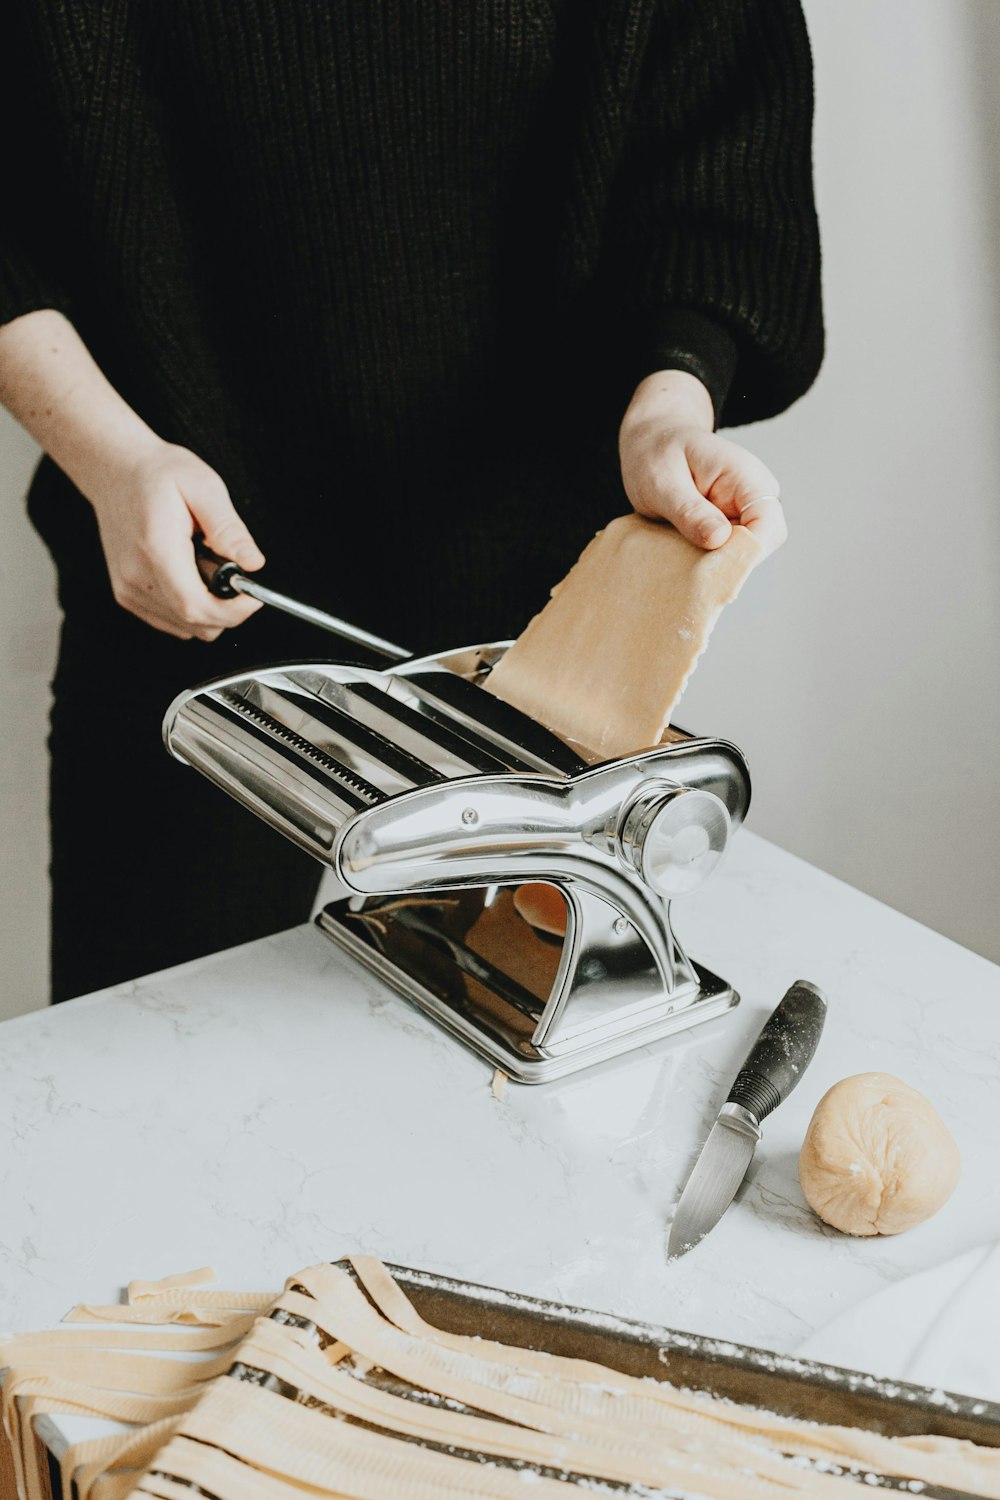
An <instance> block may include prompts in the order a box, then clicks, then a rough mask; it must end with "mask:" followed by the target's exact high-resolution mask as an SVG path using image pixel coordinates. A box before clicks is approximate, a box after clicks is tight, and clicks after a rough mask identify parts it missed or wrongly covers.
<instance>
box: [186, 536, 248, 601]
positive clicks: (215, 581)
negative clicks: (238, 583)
mask: <svg viewBox="0 0 1000 1500" xmlns="http://www.w3.org/2000/svg"><path fill="white" fill-rule="evenodd" d="M194 559H195V562H196V563H197V564H198V572H199V573H200V574H201V581H202V583H203V584H204V585H205V587H206V588H207V589H208V590H209V592H210V593H212V594H214V595H215V597H216V598H217V599H235V598H236V596H237V594H238V593H239V590H238V589H234V588H233V584H232V579H233V575H234V573H238V572H239V571H240V570H239V568H238V567H237V565H236V564H235V563H234V562H230V561H229V559H228V558H226V557H219V556H218V555H217V554H216V553H215V552H212V551H211V550H210V549H209V548H208V547H206V546H205V541H204V538H203V537H202V536H200V535H199V536H196V537H195V538H194Z"/></svg>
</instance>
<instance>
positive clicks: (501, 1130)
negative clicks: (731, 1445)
mask: <svg viewBox="0 0 1000 1500" xmlns="http://www.w3.org/2000/svg"><path fill="white" fill-rule="evenodd" d="M675 916H676V924H677V929H678V932H679V933H680V934H681V936H682V939H683V941H684V942H685V943H686V944H687V946H688V947H689V949H690V951H691V952H692V953H693V954H694V955H695V956H696V957H698V958H700V959H701V960H703V961H704V962H705V963H707V964H708V965H709V966H710V967H711V968H712V969H714V970H715V971H716V972H718V973H720V974H722V975H725V976H726V977H727V978H731V979H732V980H733V981H734V982H735V983H736V985H737V987H738V989H739V990H740V991H741V993H742V996H743V1003H742V1004H741V1005H740V1007H739V1008H738V1009H737V1010H736V1011H733V1012H731V1013H730V1014H729V1015H728V1016H725V1017H722V1018H720V1019H718V1020H715V1021H712V1022H709V1023H707V1024H705V1025H703V1026H701V1027H698V1028H696V1029H695V1030H693V1031H691V1032H688V1033H682V1034H681V1035H680V1036H678V1037H675V1038H672V1039H668V1040H666V1041H664V1042H661V1043H658V1044H656V1045H655V1046H653V1047H650V1048H647V1049H645V1050H644V1051H642V1052H640V1053H636V1054H633V1055H632V1056H630V1057H627V1058H622V1059H617V1060H615V1061H613V1062H610V1063H606V1064H604V1065H602V1066H601V1067H599V1068H597V1069H594V1070H592V1071H590V1072H588V1073H583V1074H579V1075H577V1076H575V1077H573V1078H569V1079H566V1080H563V1081H559V1082H555V1083H550V1084H546V1085H543V1086H542V1087H540V1088H527V1087H519V1086H518V1085H516V1084H513V1083H511V1084H508V1086H507V1089H506V1091H505V1094H504V1097H503V1098H502V1099H500V1100H498V1099H496V1098H494V1096H493V1094H492V1092H491V1090H490V1078H491V1071H490V1069H489V1067H488V1066H487V1065H486V1064H485V1063H482V1062H480V1061H479V1060H478V1059H477V1058H475V1057H474V1056H473V1055H472V1054H471V1053H469V1052H467V1051H466V1050H465V1049H464V1048H463V1047H461V1046H460V1045H459V1044H458V1043H457V1042H455V1041H453V1040H452V1039H451V1038H450V1037H449V1036H447V1035H446V1034H445V1033H444V1032H443V1031H441V1030H440V1029H438V1028H437V1027H436V1026H435V1025H434V1024H433V1023H432V1022H431V1021H429V1020H428V1019H426V1018H425V1017H424V1016H423V1015H421V1014H420V1013H419V1012H417V1011H416V1010H414V1009H412V1008H411V1007H410V1006H408V1005H407V1003H406V1002H405V1001H403V1000H402V999H399V998H398V997H397V996H396V995H394V994H392V993H390V992H389V991H388V990H387V989H385V988H383V987H382V986H381V984H380V983H379V982H378V981H377V980H376V979H374V978H373V977H372V976H371V975H369V974H367V973H366V972H363V971H361V970H360V969H358V968H356V967H355V966H354V965H353V964H352V963H351V961H350V960H349V959H347V958H346V957H345V956H343V955H341V954H340V953H339V952H338V951H337V950H336V949H335V948H334V947H333V946H332V945H331V944H329V943H328V942H327V940H326V939H325V938H324V937H323V936H322V935H321V934H320V933H319V932H317V931H315V930H314V929H312V928H311V927H302V928H298V929H295V930H293V931H290V932H286V933H282V934H280V935H278V936H276V937H274V938H270V939H266V940H264V941H261V942H258V943H254V944H250V945H248V946H247V947H244V948H240V949H235V950H232V951H231V952H228V953H223V954H219V955H216V956H215V957H213V958H210V959H205V960H201V961H199V962H197V963H193V964H188V965H186V966H183V967H181V968H178V969H175V970H172V971H170V972H168V973H164V974H157V975H153V976H151V977H149V978H147V979H143V980H139V981H136V982H134V983H130V984H127V985H122V986H119V987H118V988H116V989H114V990H110V991H107V992H105V993H102V994H99V995H94V996H89V997H87V998H85V999H82V1000H77V1001H73V1002H71V1003H70V1004H68V1005H65V1006H62V1007H60V1008H59V1010H58V1011H55V1012H45V1013H36V1014H34V1015H29V1016H25V1017H21V1018H19V1019H17V1020H14V1021H9V1022H6V1023H4V1024H3V1025H0V1172H2V1176H0V1185H2V1188H0V1190H2V1212H0V1268H2V1269H0V1328H6V1329H21V1328H36V1327H42V1326H45V1325H48V1324H52V1323H54V1322H56V1321H58V1319H59V1318H60V1317H61V1316H62V1315H63V1313H65V1312H66V1310H67V1309H68V1308H69V1307H70V1305H71V1304H72V1303H73V1302H75V1301H78V1300H82V1299H85V1300H88V1301H113V1300H116V1299H117V1298H118V1296H119V1294H120V1289H121V1288H122V1287H123V1285H124V1284H125V1282H126V1281H128V1280H129V1279H130V1278H132V1277H136V1276H138V1277H145V1278H152V1277H158V1276H162V1275H165V1274H167V1273H169V1272H172V1271H178V1270H182V1269H188V1268H191V1267H193V1266H199V1265H204V1264H206V1263H210V1264H212V1265H214V1266H215V1267H216V1268H217V1270H218V1273H219V1276H220V1279H221V1281H222V1282H223V1283H224V1284H227V1285H230V1286H240V1287H255V1288H259V1289H269V1288H275V1289H276V1288H278V1287H279V1286H280V1285H281V1283H282V1281H283V1279H284V1277H285V1276H286V1275H288V1274H289V1273H290V1272H291V1271H293V1270H295V1269H296V1268H298V1267H300V1266H303V1265H306V1264H309V1263H311V1262H314V1261H317V1260H321V1259H335V1258H337V1257H338V1256H340V1255H343V1254H344V1253H347V1252H350V1251H354V1250H365V1251H368V1252H371V1253H374V1254H376V1255H380V1256H382V1257H384V1258H386V1259H388V1260H392V1261H396V1262H400V1263H403V1264H408V1265H412V1266H417V1267H422V1268H425V1269H427V1270H431V1271H438V1272H444V1273H447V1274H450V1275H454V1276H459V1277H463V1278H467V1279H471V1280H476V1281H481V1282H485V1283H488V1284H492V1285H495V1286H499V1287H506V1288H511V1289H516V1290H519V1291H523V1292H527V1293H531V1294H535V1295H539V1296H544V1297H555V1298H560V1299H564V1300H566V1301H568V1302H572V1303H575V1304H577V1305H581V1306H585V1307H592V1308H595V1309H601V1310H605V1311H609V1312H613V1313H616V1314H618V1315H621V1316H628V1317H638V1318H642V1319H646V1320H649V1321H652V1322H656V1323H663V1324H667V1325H669V1326H672V1327H675V1328H678V1329H682V1330H685V1331H689V1332H695V1333H700V1334H706V1335H713V1336H716V1337H719V1338H722V1339H727V1340H734V1341H737V1342H742V1343H748V1344H755V1345H760V1346H763V1347H766V1348H769V1349H775V1350H779V1351H789V1350H792V1349H794V1347H795V1346H796V1344H797V1343H798V1342H800V1341H801V1340H802V1339H803V1338H804V1337H805V1336H806V1335H807V1334H808V1333H810V1332H811V1331H812V1330H814V1329H815V1328H817V1327H819V1326H820V1325H821V1324H823V1323H824V1322H826V1321H827V1320H828V1319H829V1318H831V1317H832V1316H833V1315H834V1314H835V1313H837V1312H839V1311H841V1310H843V1309H844V1308H845V1307H847V1306H848V1305H850V1304H851V1303H853V1302H855V1301H858V1300H860V1299H861V1298H863V1297H865V1296H867V1295H868V1294H869V1293H871V1292H873V1291H875V1290H876V1289H878V1288H879V1287H880V1286H882V1285H883V1284H886V1283H888V1282H892V1281H895V1280H897V1279H898V1278H899V1277H902V1276H905V1275H907V1274H909V1273H911V1272H913V1271H916V1270H920V1269H923V1268H925V1267H927V1266H930V1265H933V1264H936V1263H937V1262H940V1261H942V1260H945V1259H946V1258H948V1257H949V1256H951V1255H953V1254H955V1253H957V1252H958V1251H960V1250H964V1249H967V1248H969V1247H971V1246H974V1245H976V1244H979V1243H982V1242H984V1241H987V1240H992V1239H996V1238H997V1237H1000V1179H998V1178H997V1174H996V1172H995V1166H994V1155H995V1152H994V1146H993V1142H994V1141H995V1135H996V1132H995V1124H994V1120H995V1115H994V1110H995V1097H996V1080H997V1077H998V1074H1000V971H998V970H997V969H996V968H995V967H994V966H993V965H991V964H989V963H988V962H986V961H985V960H983V959H980V958H977V957H975V956H974V955H972V954H970V953H968V952H966V951H964V950H962V949H960V948H958V947H956V946H955V945H954V944H953V943H950V942H948V941H947V940H946V939H944V938H942V937H940V936H938V935H937V934H935V933H932V932H930V931H928V930H927V929H926V928H923V927H921V926H919V925H918V924H916V923H915V922H912V921H910V920H908V919H907V918H905V917H903V916H901V915H899V914H898V913H896V912H894V911H891V910H890V909H888V908H886V907H884V906H881V905H880V904H879V903H877V902H875V901H873V900H871V899H870V898H869V897H866V896H863V895H861V894H860V893H859V892H857V891H855V890H852V889H851V888H850V887H848V886H845V885H843V884H841V883H840V882H838V881H836V880H834V879H832V878H831V877H829V876H826V875H823V874H821V873H820V872H819V871H817V870H815V869H813V868H812V867H810V866H808V865H806V864H804V863H803V862H802V861H800V860H797V859H795V858H793V857H792V856H791V855H788V854H786V853H784V852H782V851H781V850H778V849H776V848H774V847H773V846H771V845H769V844H767V843H765V842H763V841H762V840H760V839H758V838H756V837H754V836H753V835H751V834H748V833H745V832H744V833H741V834H740V836H739V838H738V839H737V840H736V842H735V845H734V847H733V850H732V852H731V854H730V856H729V860H728V863H727V865H726V866H725V867H724V869H723V870H722V872H720V874H719V875H718V877H717V878H716V879H715V880H714V881H713V882H711V883H710V884H709V885H708V886H707V888H705V889H704V890H703V891H701V892H699V893H698V894H697V895H696V896H694V897H692V898H690V899H689V900H687V901H685V902H678V903H677V904H676V906H675ZM800 976H801V977H805V978H809V979H812V980H814V981H816V982H817V983H819V984H820V985H822V986H823V987H824V989H825V990H826V991H827V994H828V996H829V999H830V1015H829V1020H828V1023H827V1029H826V1034H825V1036H824V1039H823V1042H822V1044H821V1047H820V1050H819V1053H818V1055H817V1058H816V1060H815V1062H814V1063H813V1066H812V1068H811V1069H810V1071H809V1072H808V1073H807V1074H806V1076H805V1077H804V1079H803V1081H802V1083H801V1084H800V1085H799V1088H798V1090H797V1092H796V1093H795V1094H794V1095H793V1096H792V1098H791V1099H790V1100H788V1101H787V1102H786V1104H784V1105H783V1106H782V1108H781V1109H780V1110H779V1111H778V1112H777V1114H776V1115H774V1116H773V1117H772V1118H771V1119H770V1120H768V1121H767V1122H766V1124H765V1127H764V1140H763V1143H762V1146H761V1148H760V1149H759V1152H758V1155H757V1159H756V1161H755V1163H754V1166H753V1168H752V1170H751V1174H750V1176H749V1178H748V1180H747V1182H746V1183H745V1184H744V1186H743V1188H742V1189H741V1191H740V1194H739V1196H738V1198H737V1201H736V1203H734V1205H733V1206H732V1208H731V1209H730V1210H729V1212H728V1213H727V1214H726V1216H725V1218H724V1219H723V1221H722V1222H721V1224H720V1225H719V1226H718V1228H717V1229H716V1230H715V1231H714V1233H713V1234H712V1235H711V1236H710V1237H709V1238H708V1239H707V1240H706V1241H705V1242H704V1243H703V1244H702V1245H701V1246H700V1247H699V1248H698V1249H697V1250H696V1251H694V1252H692V1253H691V1254H690V1255H688V1256H686V1257H685V1258H684V1259H682V1260H680V1261H677V1262H675V1263H672V1264H668V1262H667V1260H666V1252H665V1241H666V1230H667V1227H668V1224H669V1220H670V1215H671V1213H672V1211H673V1207H674V1205H675V1203H676V1200H677V1197H678V1195H679V1192H680V1188H681V1186H682V1185H683V1182H684V1179H685V1176H686V1174H687V1172H688V1170H689V1168H690V1166H691V1164H692V1162H693V1160H694V1157H695V1156H696V1154H697V1151H698V1149H699V1147H700V1145H701V1143H702V1141H703V1140H704V1137H705V1134H706V1133H707V1130H708V1128H709V1125H710V1124H711V1121H712V1119H713V1117H714V1114H715V1111H716V1110H717V1108H718V1106H719V1104H720V1103H721V1102H722V1099H723V1098H724V1096H725V1093H726V1091H727V1089H728V1087H729V1084H730V1082H731V1081H732V1078H733V1076H734V1074H735V1071H736V1069H737V1067H738V1065H739V1063H740V1061H741V1060H742V1057H743V1055H744V1053H745V1052H746V1049H747V1047H748V1045H749V1043H750V1041H751V1039H752V1037H753V1036H754V1035H755V1034H756V1032H757V1030H758V1029H759V1027H760V1026H761V1024H762V1022H763V1020H764V1018H765V1016H766V1014H767V1013H768V1012H769V1011H770V1009H772V1008H773V1006H774V1005H775V1004H776V1003H777V1001H778V1000H779V999H780V997H781V995H782V994H783V992H784V990H785V988H786V987H787V986H788V985H789V984H790V983H791V981H792V980H794V979H796V978H798V977H800ZM877 1069H884V1070H886V1071H889V1072H895V1073H898V1074H900V1075H901V1076H902V1077H904V1078H905V1079H906V1080H907V1081H908V1082H909V1083H912V1084H914V1085H915V1086H916V1087H917V1088H920V1089H922V1090H924V1091H925V1092H926V1093H927V1094H928V1095H929V1096H930V1098H931V1099H932V1100H933V1101H934V1103H935V1104H936V1106H937V1107H938V1109H939V1110H940V1111H941V1113H942V1115H943V1116H944V1118H945V1120H946V1121H947V1122H948V1124H949V1126H950V1128H951V1129H952V1131H953V1133H954V1134H955V1136H956V1138H957V1140H958V1142H959V1146H960V1148H961V1151H962V1156H963V1163H964V1170H963V1176H962V1181H961V1183H960V1186H959V1188H958V1190H957V1192H956V1194H955V1196H954V1198H953V1199H952V1201H951V1202H950V1203H949V1204H948V1205H947V1206H946V1208H945V1209H944V1210H943V1211H942V1212H941V1213H940V1214H939V1215H938V1217H937V1218H935V1219H933V1220H931V1221H930V1223H928V1224H926V1225H924V1226H922V1227H920V1228H918V1229H916V1230H913V1231H910V1232H909V1233H908V1234H906V1235H903V1236H900V1237H898V1238H896V1239H876V1240H852V1239H847V1238H845V1237H843V1236H840V1235H838V1234H836V1233H835V1232H834V1231H833V1230H830V1229H828V1228H827V1227H826V1226H824V1225H823V1224H821V1223H820V1222H819V1221H818V1220H817V1219H816V1218H815V1217H814V1216H813V1215H812V1213H811V1212H810V1211H809V1210H808V1208H807V1207H806V1205H805V1203H804V1200H803V1198H802V1194H801V1192H800V1190H799V1186H798V1180H797V1175H796V1158H797V1152H798V1147H799V1145H800V1143H801V1140H802V1136H803V1133H804V1131H805V1127H806V1124H807V1122H808V1119H809V1116H810V1114H811V1112H812V1109H813V1108H814V1106H815V1104H816V1102H817V1101H818V1099H819V1097H820V1095H821V1094H822V1093H823V1092H824V1091H825V1090H826V1089H827V1088H828V1087H829V1086H830V1085H831V1084H832V1083H834V1082H835V1081H836V1080H837V1079H839V1078H842V1077H844V1076H845V1075H847V1074H850V1073H857V1072H862V1071H868V1070H877ZM882 1373H886V1374H892V1373H893V1372H891V1371H886V1372H882Z"/></svg>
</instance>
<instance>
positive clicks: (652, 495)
mask: <svg viewBox="0 0 1000 1500" xmlns="http://www.w3.org/2000/svg"><path fill="white" fill-rule="evenodd" d="M622 477H623V479H624V480H625V488H626V491H627V493H628V496H629V499H630V500H631V501H632V504H633V505H634V507H635V509H636V510H637V511H638V512H639V514H640V515H643V516H652V517H653V518H654V519H660V520H664V521H670V522H672V523H673V525H674V526H676V527H677V530H678V531H679V532H680V533H681V534H682V535H683V536H686V537H687V539H688V541H690V542H694V543H695V545H696V546H698V547H705V548H708V549H712V548H715V547H721V546H722V545H723V543H724V542H727V541H728V540H729V534H730V532H731V531H732V526H731V524H730V521H729V520H728V519H727V517H726V516H725V515H724V514H723V513H722V511H721V510H720V509H719V507H718V506H716V505H713V504H712V502H711V501H710V500H708V499H707V498H706V497H705V496H704V495H703V494H702V492H701V491H700V490H699V488H698V486H697V485H696V484H695V482H694V479H693V477H692V474H691V467H690V464H689V463H688V460H687V457H686V455H685V451H684V447H683V445H682V444H681V443H678V442H669V443H666V444H663V445H661V446H660V449H659V452H658V453H656V454H655V456H653V454H650V455H649V458H648V460H647V462H646V463H645V464H642V463H641V462H640V463H639V464H637V465H636V466H634V468H633V469H632V473H631V476H627V474H626V464H625V463H624V462H623V464H622ZM629 477H631V479H632V484H631V486H630V484H629Z"/></svg>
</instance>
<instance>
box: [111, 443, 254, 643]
mask: <svg viewBox="0 0 1000 1500" xmlns="http://www.w3.org/2000/svg"><path fill="white" fill-rule="evenodd" d="M87 498H88V499H89V500H90V502H91V504H92V505H93V507H94V512H95V514H96V516H97V524H98V528H99V530H100V534H101V545H102V547H103V549H104V557H105V561H106V562H107V566H108V576H109V577H110V579H111V588H112V591H113V593H114V596H115V598H116V600H117V601H118V603H119V604H120V605H121V606H122V608H123V609H127V610H128V611H129V612H130V613H131V614H134V615H136V616H138V618H139V619H140V620H143V621H145V623H146V624H147V625H152V626H153V627H154V629H156V630H162V631H165V632H166V633H167V634H168V635H174V636H178V637H179V638H180V639H182V640H189V639H190V638H191V637H192V636H196V637H197V638H198V639H199V640H202V641H214V640H216V639H217V638H218V636H220V635H221V634H222V632H223V630H228V629H231V628H232V627H233V626H236V625H241V624H242V623H243V621H244V620H246V619H247V618H248V617H249V616H250V615H252V614H254V613H255V612H256V611H257V610H258V609H259V608H260V604H259V603H258V602H257V601H256V600H254V599H248V598H247V597H246V596H245V595H242V596H240V597H239V598H238V599H227V600H222V599H217V598H216V597H215V596H214V594H211V593H209V591H208V589H207V588H206V587H205V585H204V583H203V582H202V579H201V576H200V574H199V572H198V568H197V565H196V563H195V555H194V547H193V543H192V539H193V537H194V535H195V533H196V532H201V533H203V535H204V538H205V542H206V544H207V546H208V547H210V548H211V550H212V551H213V552H215V553H217V554H218V555H219V556H220V557H225V558H231V559H232V560H233V562H236V563H238V564H239V566H240V568H241V569H243V570H245V571H247V572H252V571H253V570H254V569H256V568H259V567H261V566H262V564H263V562H264V555H263V553H262V552H261V550H260V548H259V547H258V546H257V544H256V542H255V541H254V540H253V537H252V536H251V535H250V532H249V531H248V530H247V528H246V526H245V525H244V523H243V522H242V521H241V520H240V517H239V516H238V515H237V513H236V510H235V509H234V507H233V503H232V501H231V500H230V498H229V492H228V490H227V489H226V486H225V484H224V483H223V481H222V480H221V479H220V478H219V476H218V474H217V473H216V472H215V470H214V469H212V468H210V467H209V465H208V464H206V463H204V462H203V461H202V460H201V459H200V458H198V457H197V456H196V455H195V454H194V453H191V452H189V450H188V449H186V448H180V447H177V446H175V445H174V444H173V443H165V442H163V441H162V440H161V439H160V438H156V437H153V436H152V435H150V439H149V440H148V441H143V442H142V443H141V444H139V445H138V446H137V448H136V449H135V450H134V451H132V452H130V453H129V455H128V457H127V458H124V459H123V458H122V457H121V456H120V455H119V456H118V457H117V458H116V462H115V463H114V464H112V465H110V466H108V467H107V468H106V469H102V470H101V471H100V472H99V473H98V474H97V475H96V476H95V477H94V479H93V480H92V482H91V483H90V484H89V485H88V496H87Z"/></svg>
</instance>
